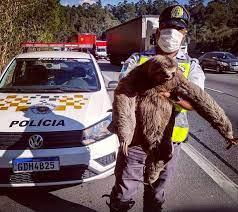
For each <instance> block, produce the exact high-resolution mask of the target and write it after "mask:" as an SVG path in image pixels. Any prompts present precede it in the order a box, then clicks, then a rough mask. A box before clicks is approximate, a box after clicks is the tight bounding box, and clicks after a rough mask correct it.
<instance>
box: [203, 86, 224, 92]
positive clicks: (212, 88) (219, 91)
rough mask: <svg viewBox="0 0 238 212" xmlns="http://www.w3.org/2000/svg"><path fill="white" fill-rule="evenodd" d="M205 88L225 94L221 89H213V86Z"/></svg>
mask: <svg viewBox="0 0 238 212" xmlns="http://www.w3.org/2000/svg"><path fill="white" fill-rule="evenodd" d="M205 89H207V90H211V91H215V92H217V93H222V94H225V93H224V92H223V91H219V90H216V89H213V88H208V87H205Z"/></svg>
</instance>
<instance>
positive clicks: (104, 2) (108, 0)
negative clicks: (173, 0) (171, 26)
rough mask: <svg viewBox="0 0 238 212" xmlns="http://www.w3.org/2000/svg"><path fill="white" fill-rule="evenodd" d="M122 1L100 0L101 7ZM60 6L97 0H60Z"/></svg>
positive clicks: (129, 0) (181, 1) (179, 0)
mask: <svg viewBox="0 0 238 212" xmlns="http://www.w3.org/2000/svg"><path fill="white" fill-rule="evenodd" d="M122 1H123V0H101V2H102V5H107V4H112V5H113V4H118V2H122ZM137 1H138V0H134V1H133V0H128V2H137ZM177 1H178V2H179V3H181V4H185V3H187V2H188V0H177ZM60 2H61V4H62V5H70V6H72V5H76V6H77V5H79V4H82V3H85V2H86V3H95V2H97V0H60Z"/></svg>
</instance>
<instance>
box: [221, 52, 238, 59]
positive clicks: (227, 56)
mask: <svg viewBox="0 0 238 212" xmlns="http://www.w3.org/2000/svg"><path fill="white" fill-rule="evenodd" d="M217 57H218V58H219V59H237V58H236V57H235V56H234V55H233V54H231V53H219V54H217Z"/></svg>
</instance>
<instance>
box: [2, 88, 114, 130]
mask: <svg viewBox="0 0 238 212" xmlns="http://www.w3.org/2000/svg"><path fill="white" fill-rule="evenodd" d="M109 109H111V102H110V99H109V96H108V94H107V93H106V91H98V92H93V93H67V94H65V93H64V94H58V93H57V94H47V93H46V94H6V93H1V94H0V116H1V123H0V132H47V131H69V130H80V129H84V128H87V127H89V126H91V125H93V124H95V123H97V122H98V121H100V120H102V119H103V118H105V117H106V116H107V115H109V112H108V110H109Z"/></svg>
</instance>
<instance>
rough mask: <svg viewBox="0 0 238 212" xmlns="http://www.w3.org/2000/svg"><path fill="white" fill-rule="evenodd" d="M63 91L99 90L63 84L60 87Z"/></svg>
mask: <svg viewBox="0 0 238 212" xmlns="http://www.w3.org/2000/svg"><path fill="white" fill-rule="evenodd" d="M60 90H61V91H65V92H66V91H67V92H94V91H97V90H95V89H82V88H78V87H67V86H63V87H60Z"/></svg>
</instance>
